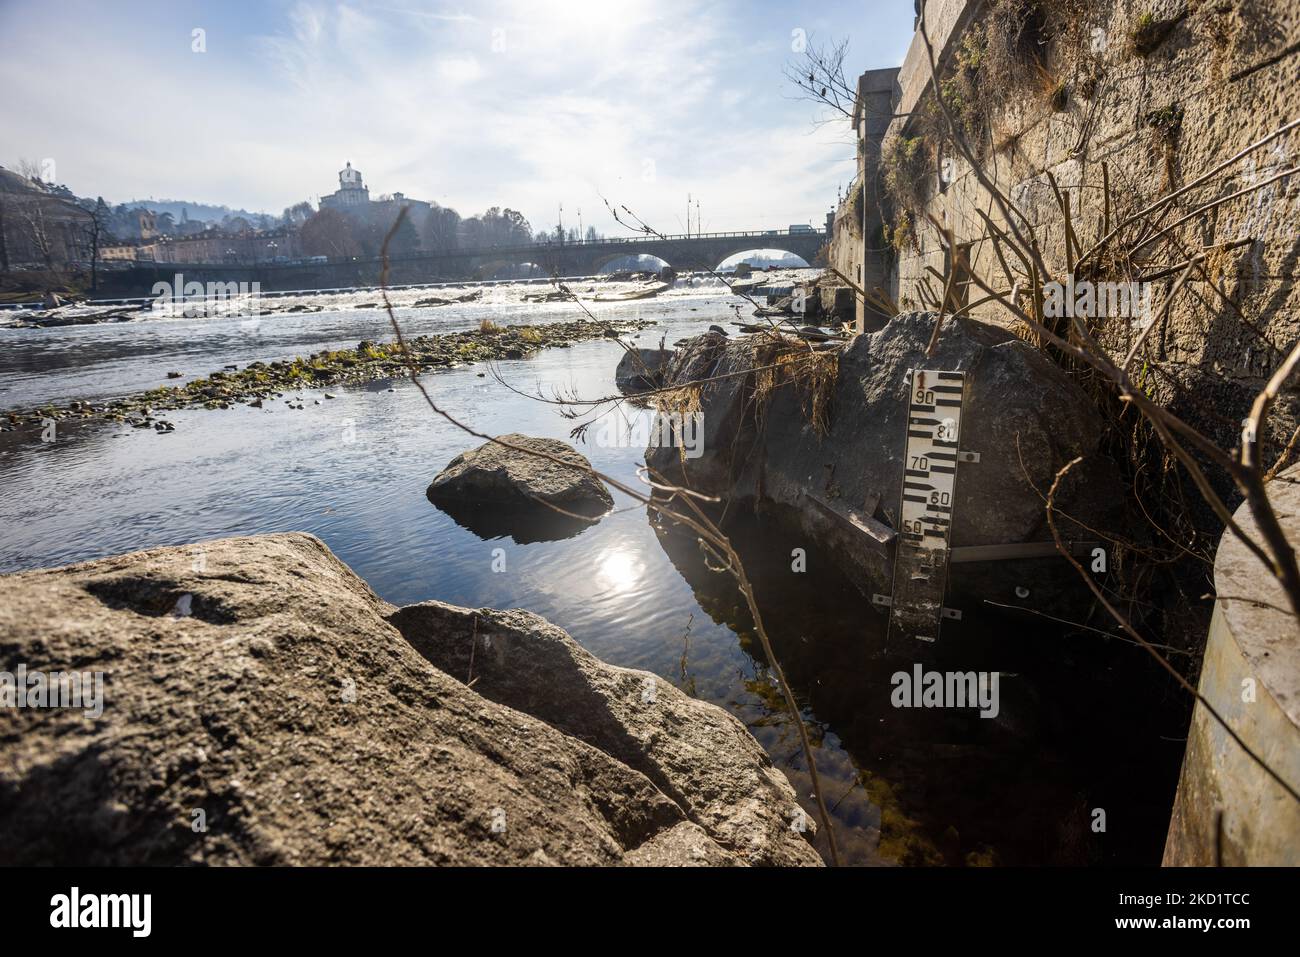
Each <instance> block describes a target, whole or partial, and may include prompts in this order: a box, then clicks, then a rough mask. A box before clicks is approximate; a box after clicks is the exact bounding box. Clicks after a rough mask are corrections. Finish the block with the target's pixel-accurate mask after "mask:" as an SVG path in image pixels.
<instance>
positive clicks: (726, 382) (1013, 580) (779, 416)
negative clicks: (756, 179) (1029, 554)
mask: <svg viewBox="0 0 1300 957" xmlns="http://www.w3.org/2000/svg"><path fill="white" fill-rule="evenodd" d="M932 329H933V315H932V314H925V313H912V314H906V315H900V316H897V317H895V318H894V319H893V320H891V321H890V322H889V323H888V324H887V325H886V326H885V327H884V328H883V329H881V330H879V331H878V332H875V333H873V334H870V335H861V336H857V337H856V338H853V339H851V340H849V342H848V343H847V344H846V345H845V346H843V347H840V346H831V347H830V348H832V349H834V350H835V351H837V352H838V355H839V359H838V371H837V374H836V378H835V381H834V384H833V387H832V391H831V397H830V427H829V430H828V433H827V434H826V435H824V436H823V435H819V434H818V433H817V431H816V430H815V429H814V428H813V426H812V424H811V423H810V421H809V415H808V412H807V404H808V396H807V393H806V391H805V390H804V387H803V386H802V385H801V384H798V383H795V384H787V385H785V386H782V387H780V388H777V389H774V390H773V391H772V392H771V394H770V399H769V401H768V402H767V404H766V407H765V408H764V409H763V410H762V412H761V415H756V410H755V407H754V405H755V404H754V402H753V397H754V376H753V375H748V376H746V375H734V376H732V377H730V378H724V379H720V380H718V381H715V382H712V383H709V384H708V385H706V386H705V387H704V388H703V389H702V390H701V408H702V411H703V416H704V419H703V421H704V423H705V436H706V443H705V446H704V453H703V455H701V456H700V457H699V458H695V459H684V458H683V457H681V456H680V455H678V454H677V453H676V450H674V449H671V448H666V447H665V448H655V447H652V448H649V449H647V450H646V463H647V464H648V465H650V466H651V467H652V468H655V469H657V470H659V471H660V472H662V473H663V474H665V475H666V476H668V477H669V478H671V479H675V480H677V481H680V482H685V483H687V484H689V485H690V486H691V487H692V488H695V489H697V490H699V491H702V492H706V493H709V494H715V495H720V496H723V497H725V498H730V499H734V500H737V501H738V502H742V503H747V504H749V505H752V506H753V507H754V508H756V509H758V510H769V511H771V512H773V513H774V514H778V515H783V516H785V517H787V518H789V519H790V520H791V521H792V522H793V523H794V524H797V525H798V526H799V527H800V529H801V531H802V532H804V533H806V534H808V535H810V536H811V537H813V538H814V539H815V540H816V541H818V542H820V543H821V544H823V545H825V546H826V547H828V548H829V549H831V551H832V554H833V555H834V557H835V558H836V560H837V561H839V562H842V563H843V566H844V567H845V568H846V569H847V571H848V572H849V573H850V577H851V578H852V579H853V580H854V581H855V582H856V583H857V584H858V587H859V588H860V589H861V590H862V592H863V593H864V594H866V595H868V596H869V595H871V594H873V593H884V594H889V593H890V591H891V573H892V559H891V551H890V549H891V547H892V546H882V545H880V544H879V543H877V542H875V541H873V540H872V539H871V538H870V536H868V535H866V534H864V533H863V532H862V530H861V529H860V528H858V527H856V526H855V525H854V519H859V520H860V518H861V517H862V516H863V515H865V517H866V518H870V519H872V520H873V521H874V522H878V523H880V525H882V526H884V527H885V528H884V531H885V533H886V534H888V533H889V532H890V531H891V530H892V529H893V528H894V527H895V525H896V516H897V511H898V507H899V502H900V497H901V490H902V481H903V470H904V461H903V443H904V433H905V431H906V425H907V423H906V418H907V400H908V385H907V382H906V374H907V373H908V371H909V370H911V369H913V368H921V369H935V370H950V371H964V372H966V373H967V384H966V390H967V391H966V400H965V408H964V412H963V422H962V434H961V441H960V444H961V448H962V449H963V450H970V451H975V452H978V453H979V454H980V457H981V458H980V462H979V463H972V464H960V465H959V466H958V470H957V481H956V491H955V503H954V520H953V527H952V532H951V536H950V544H951V545H953V546H965V545H997V544H1005V543H1019V542H1050V541H1052V536H1051V532H1050V530H1049V528H1048V526H1047V522H1046V516H1045V511H1044V499H1043V496H1045V495H1046V494H1047V490H1048V489H1049V488H1050V487H1051V484H1052V480H1053V478H1054V477H1055V475H1056V472H1057V470H1059V469H1060V468H1061V467H1062V466H1063V465H1065V463H1067V462H1069V461H1070V460H1071V459H1072V458H1074V457H1075V456H1078V455H1082V456H1084V461H1083V462H1082V463H1080V465H1078V466H1076V467H1075V469H1074V470H1073V471H1072V472H1071V473H1070V475H1069V477H1068V479H1067V481H1065V482H1063V483H1062V487H1061V489H1060V491H1059V492H1058V496H1057V503H1058V505H1059V506H1060V508H1061V511H1062V512H1063V513H1065V514H1066V515H1069V516H1072V517H1074V518H1075V519H1077V520H1079V521H1080V522H1083V523H1086V524H1087V525H1090V526H1092V527H1093V528H1107V527H1109V528H1111V529H1116V528H1117V527H1119V524H1120V522H1121V521H1122V519H1120V517H1119V514H1118V512H1117V508H1118V506H1119V503H1120V502H1121V501H1122V499H1123V495H1122V490H1121V489H1120V488H1119V487H1118V484H1117V480H1116V479H1115V477H1114V474H1115V473H1114V468H1113V466H1112V465H1111V464H1110V463H1109V462H1108V461H1107V460H1106V458H1105V456H1104V454H1103V453H1102V452H1101V443H1102V436H1103V422H1102V420H1101V418H1100V415H1099V413H1098V412H1097V411H1096V408H1095V406H1094V404H1093V403H1092V402H1091V401H1090V400H1089V398H1088V397H1087V396H1086V395H1085V394H1084V393H1083V391H1082V390H1081V389H1080V388H1079V387H1078V386H1077V385H1075V383H1074V382H1073V381H1072V380H1071V379H1070V378H1069V377H1068V376H1067V375H1066V374H1065V372H1064V371H1063V370H1061V369H1060V368H1059V367H1058V366H1056V365H1054V364H1053V363H1052V362H1050V361H1049V360H1048V359H1047V358H1046V357H1045V356H1044V355H1043V354H1042V353H1041V352H1040V351H1039V350H1037V349H1035V348H1034V347H1032V346H1031V345H1029V344H1028V343H1026V342H1024V341H1023V340H1021V339H1019V338H1017V337H1015V336H1014V335H1012V334H1011V333H1010V332H1008V331H1007V330H1005V329H1002V328H1000V327H997V326H992V325H989V324H987V323H982V322H978V321H976V320H973V319H965V318H961V319H958V320H956V321H953V320H948V321H947V322H946V323H945V327H944V332H943V334H942V336H941V337H940V340H939V343H938V348H937V351H936V354H935V355H934V356H933V357H931V358H927V357H926V355H925V352H926V347H927V344H928V342H929V338H930V335H931V332H932ZM757 338H758V337H754V339H757ZM754 339H749V338H746V339H739V340H731V341H727V340H724V339H722V338H721V337H719V336H715V335H704V336H698V337H696V338H695V339H693V340H691V341H689V342H688V343H686V344H685V345H684V346H683V347H682V348H681V349H679V351H678V354H677V358H676V359H674V361H673V363H672V364H671V366H670V370H671V371H670V376H669V381H668V383H667V384H668V385H673V384H675V383H680V382H685V381H687V380H691V379H704V378H708V377H711V376H715V377H716V376H723V375H726V374H728V373H743V372H744V371H745V370H747V369H752V368H754V367H755V365H756V364H759V363H758V362H756V359H755V348H756V342H755V341H754ZM814 498H815V499H818V500H820V504H819V502H817V501H814V500H813V499H814ZM1058 525H1060V526H1061V528H1062V532H1063V534H1064V535H1066V536H1067V537H1073V538H1078V539H1095V538H1096V537H1097V536H1096V534H1095V533H1094V532H1091V531H1088V530H1087V529H1084V528H1082V527H1080V526H1078V525H1075V524H1073V523H1072V522H1070V521H1069V520H1068V519H1066V518H1064V517H1060V518H1058ZM953 569H954V570H953V573H952V576H951V577H950V582H952V583H954V584H956V585H957V586H958V587H959V588H964V589H965V590H966V591H967V592H968V593H970V594H975V595H978V596H981V597H988V598H992V599H993V600H995V601H1005V602H1009V603H1020V604H1026V605H1031V606H1035V607H1046V606H1047V605H1048V604H1050V602H1051V601H1052V600H1053V599H1054V598H1056V597H1059V595H1060V593H1061V590H1060V588H1059V587H1049V586H1052V585H1057V586H1060V585H1063V584H1067V583H1068V586H1069V591H1070V592H1071V593H1082V592H1084V591H1085V590H1084V589H1083V588H1082V587H1080V586H1081V583H1080V582H1079V580H1078V578H1077V575H1076V573H1075V572H1074V571H1073V569H1071V568H1069V567H1068V565H1067V564H1066V563H1065V562H1064V561H1061V560H1057V559H1046V560H1042V559H1035V560H1018V561H1014V562H997V563H989V562H985V563H973V564H966V565H961V566H956V565H954V566H953ZM1017 585H1018V586H1021V587H1024V588H1028V589H1029V590H1030V593H1031V597H1030V600H1029V601H1028V602H1017V599H1016V598H1015V593H1014V588H1015V586H1017Z"/></svg>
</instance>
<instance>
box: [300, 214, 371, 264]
mask: <svg viewBox="0 0 1300 957" xmlns="http://www.w3.org/2000/svg"><path fill="white" fill-rule="evenodd" d="M299 237H300V239H301V240H302V249H303V252H305V253H306V254H307V255H309V256H329V257H330V258H331V259H351V258H352V257H354V256H359V255H361V244H360V243H359V242H357V239H356V236H355V235H354V232H353V228H352V222H351V220H349V219H348V218H347V217H346V216H344V215H343V214H342V213H340V212H339V211H338V210H336V209H322V210H319V211H318V212H317V213H316V214H315V215H314V216H312V217H311V218H310V219H309V220H307V221H306V222H305V223H303V224H302V231H301V233H300V234H299Z"/></svg>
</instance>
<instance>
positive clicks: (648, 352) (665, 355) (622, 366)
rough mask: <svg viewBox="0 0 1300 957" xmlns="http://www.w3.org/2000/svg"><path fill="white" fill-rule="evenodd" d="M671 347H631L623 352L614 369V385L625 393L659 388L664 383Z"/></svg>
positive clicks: (671, 354)
mask: <svg viewBox="0 0 1300 957" xmlns="http://www.w3.org/2000/svg"><path fill="white" fill-rule="evenodd" d="M672 357H673V351H672V350H671V349H641V348H637V347H634V348H631V349H629V350H628V351H627V352H625V353H623V358H621V359H619V360H618V367H617V368H616V369H615V370H614V385H615V386H617V387H618V390H619V391H620V392H622V393H624V394H628V393H636V392H644V391H646V390H648V389H658V388H660V387H661V386H662V385H663V384H664V376H665V374H666V373H667V370H668V362H669V360H671V359H672Z"/></svg>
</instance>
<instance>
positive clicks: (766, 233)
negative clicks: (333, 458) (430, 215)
mask: <svg viewBox="0 0 1300 957" xmlns="http://www.w3.org/2000/svg"><path fill="white" fill-rule="evenodd" d="M816 238H822V239H825V238H827V234H826V231H825V230H820V229H812V230H790V229H750V230H738V231H733V232H725V233H688V234H684V235H673V236H668V235H665V236H658V235H653V234H638V235H635V236H611V237H609V238H606V239H593V240H585V239H577V240H573V241H572V242H570V241H568V240H564V241H562V242H561V241H557V240H552V239H543V240H540V241H534V242H531V243H527V244H525V245H512V246H476V247H474V248H472V249H447V250H443V251H441V252H428V251H424V252H419V253H411V254H408V255H404V256H392V255H390V256H389V257H388V261H389V263H401V262H421V261H425V260H431V259H470V258H473V257H476V256H508V257H514V256H525V257H527V256H528V255H529V254H536V253H537V252H539V251H544V252H552V253H554V252H559V251H562V250H567V249H596V248H599V247H601V246H627V245H638V246H643V245H647V244H655V243H663V244H667V243H683V242H699V241H712V240H720V239H765V240H768V239H816ZM378 262H381V259H380V257H378V256H374V257H368V256H367V257H362V256H354V257H352V258H331V259H327V260H325V261H324V262H320V261H317V262H307V261H299V262H288V263H283V262H281V263H277V262H253V263H231V262H214V263H201V262H167V261H164V260H159V259H137V260H134V261H132V265H136V266H146V265H148V266H159V267H168V268H170V267H173V266H175V267H182V266H191V267H193V268H195V269H215V268H226V269H231V268H235V269H244V270H247V269H268V270H278V269H303V268H310V267H312V266H346V265H356V266H363V265H366V264H371V263H378Z"/></svg>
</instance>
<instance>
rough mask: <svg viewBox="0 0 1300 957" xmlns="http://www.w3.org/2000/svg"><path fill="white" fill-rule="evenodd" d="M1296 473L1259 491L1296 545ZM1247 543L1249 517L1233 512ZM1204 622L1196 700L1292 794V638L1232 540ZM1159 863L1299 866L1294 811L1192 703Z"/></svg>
mask: <svg viewBox="0 0 1300 957" xmlns="http://www.w3.org/2000/svg"><path fill="white" fill-rule="evenodd" d="M1297 481H1300V468H1293V469H1291V470H1290V471H1288V472H1285V473H1283V474H1282V475H1281V476H1279V477H1278V478H1277V479H1275V480H1274V481H1273V482H1272V483H1271V484H1270V486H1269V495H1270V499H1271V501H1272V503H1273V508H1274V510H1275V511H1276V512H1277V513H1278V516H1279V517H1280V518H1281V520H1282V524H1283V527H1284V529H1285V530H1286V532H1287V536H1288V538H1290V539H1291V540H1292V541H1296V540H1297V539H1300V486H1298V485H1297V484H1295V483H1296V482H1297ZM1236 520H1237V522H1238V523H1240V525H1241V526H1242V528H1243V530H1245V531H1246V533H1247V534H1249V535H1251V536H1256V535H1257V533H1256V531H1255V523H1254V521H1253V519H1252V518H1251V516H1250V512H1249V509H1247V508H1246V507H1244V506H1243V507H1242V508H1241V509H1239V510H1238V511H1237V514H1236ZM1214 586H1215V594H1217V595H1218V596H1219V600H1218V602H1217V603H1216V605H1215V610H1214V619H1213V622H1212V623H1211V625H1210V635H1209V639H1208V641H1207V643H1206V647H1205V660H1204V662H1203V664H1202V666H1201V680H1200V693H1201V694H1202V695H1203V696H1204V697H1205V698H1206V700H1208V701H1209V702H1210V704H1212V705H1213V706H1214V709H1215V711H1217V712H1218V713H1219V714H1220V715H1222V716H1223V718H1224V719H1225V720H1226V721H1227V722H1228V724H1229V725H1230V726H1231V727H1232V729H1233V730H1234V731H1235V732H1236V733H1237V734H1238V735H1240V736H1241V737H1242V739H1243V740H1245V742H1246V743H1247V744H1248V745H1250V747H1251V749H1252V750H1254V751H1255V753H1256V754H1258V755H1260V756H1261V757H1262V758H1263V759H1264V760H1265V761H1267V762H1268V763H1269V765H1270V766H1272V768H1273V769H1274V770H1275V771H1277V772H1278V773H1279V774H1280V775H1281V776H1282V778H1283V779H1284V780H1286V781H1287V782H1288V783H1290V784H1291V785H1292V786H1293V787H1300V630H1297V628H1296V623H1295V619H1294V618H1292V617H1291V616H1290V615H1289V614H1287V613H1286V612H1285V611H1283V610H1282V609H1284V608H1286V607H1287V601H1286V598H1285V596H1284V595H1283V593H1282V589H1281V587H1280V586H1279V585H1278V584H1277V583H1276V581H1275V580H1274V579H1273V578H1272V576H1271V575H1269V574H1268V573H1267V572H1266V571H1265V570H1264V569H1263V568H1262V567H1261V565H1260V563H1259V560H1258V559H1257V558H1255V557H1254V556H1253V555H1251V554H1250V553H1249V552H1248V551H1247V550H1246V547H1245V546H1244V545H1242V544H1241V543H1240V541H1239V540H1238V539H1237V538H1236V536H1234V535H1231V534H1227V535H1225V536H1224V538H1223V541H1222V543H1221V544H1220V545H1219V552H1218V555H1217V557H1216V559H1215V563H1214ZM1164 863H1165V864H1166V865H1167V866H1180V865H1197V866H1205V865H1214V864H1222V865H1226V866H1235V865H1257V864H1259V865H1263V864H1271V865H1286V866H1290V867H1296V866H1300V803H1297V802H1296V801H1295V799H1294V798H1292V797H1291V796H1290V795H1288V794H1287V793H1286V792H1285V791H1284V790H1283V789H1282V787H1281V786H1280V785H1278V783H1277V782H1276V781H1274V780H1273V779H1272V778H1271V777H1269V776H1268V774H1266V773H1265V772H1264V771H1263V770H1262V769H1261V768H1260V767H1259V765H1258V764H1257V763H1255V762H1254V761H1252V760H1251V759H1250V758H1249V757H1248V756H1247V755H1246V753H1245V752H1244V751H1242V749H1241V748H1240V747H1239V746H1238V745H1237V744H1236V743H1235V742H1234V741H1232V740H1231V739H1230V738H1229V737H1228V735H1227V732H1225V731H1224V729H1223V727H1222V726H1221V725H1220V724H1219V723H1218V722H1216V721H1214V719H1213V718H1211V717H1210V715H1209V713H1208V712H1207V711H1206V709H1205V708H1204V706H1202V705H1200V704H1197V706H1196V710H1195V711H1194V712H1193V714H1192V724H1191V728H1190V730H1189V732H1188V736H1187V752H1186V754H1185V756H1184V758H1183V771H1182V776H1181V778H1180V780H1179V783H1178V796H1177V798H1176V799H1175V802H1174V813H1173V817H1172V819H1171V820H1170V824H1169V837H1168V840H1167V842H1166V844H1165V856H1164Z"/></svg>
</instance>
